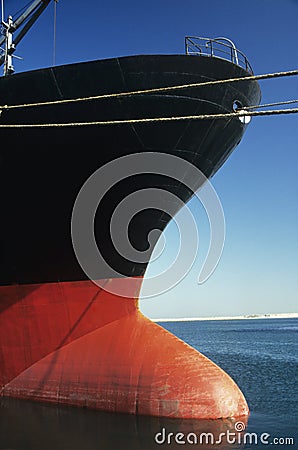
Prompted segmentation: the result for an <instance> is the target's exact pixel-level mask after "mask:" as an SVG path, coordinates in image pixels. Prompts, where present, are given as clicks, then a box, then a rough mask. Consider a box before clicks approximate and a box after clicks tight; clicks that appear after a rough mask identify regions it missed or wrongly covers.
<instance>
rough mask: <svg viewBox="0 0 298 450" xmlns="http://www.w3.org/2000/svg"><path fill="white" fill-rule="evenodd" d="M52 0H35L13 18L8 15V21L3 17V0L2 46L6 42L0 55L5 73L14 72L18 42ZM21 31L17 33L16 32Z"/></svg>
mask: <svg viewBox="0 0 298 450" xmlns="http://www.w3.org/2000/svg"><path fill="white" fill-rule="evenodd" d="M54 1H56V0H54ZM50 2H51V0H34V1H33V2H32V3H31V5H30V6H29V7H28V8H27V9H26V10H25V11H24V12H23V13H22V14H20V16H18V17H17V18H16V19H15V20H13V18H12V16H8V19H7V21H6V22H5V21H4V19H3V0H2V21H1V24H2V27H3V30H4V31H3V36H1V37H0V47H1V46H2V45H3V44H4V49H2V50H3V53H2V54H1V55H0V66H2V64H4V75H10V74H12V73H14V67H13V64H12V57H13V56H12V55H13V53H14V51H15V49H16V46H17V44H18V43H19V42H20V41H21V39H22V38H23V37H24V36H25V34H26V33H27V32H28V31H29V30H30V28H31V27H32V25H33V24H34V23H35V22H36V20H37V19H38V17H39V16H40V15H41V13H42V12H43V11H44V10H45V8H46V7H47V6H48V4H49V3H50ZM17 30H19V32H18V33H17V34H16V35H15V32H16V31H17Z"/></svg>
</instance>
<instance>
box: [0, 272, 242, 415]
mask: <svg viewBox="0 0 298 450" xmlns="http://www.w3.org/2000/svg"><path fill="white" fill-rule="evenodd" d="M107 283H121V285H122V287H123V290H124V289H125V293H126V295H129V296H130V298H127V297H119V296H116V295H112V294H110V293H109V292H107V291H105V290H103V289H100V288H99V287H98V286H97V285H95V284H94V283H92V282H91V281H77V282H63V283H62V282H61V283H50V284H43V285H31V286H7V287H0V296H1V307H0V368H1V371H0V394H1V395H3V396H11V397H17V398H24V399H30V400H37V401H46V402H54V403H61V404H69V405H74V406H80V407H87V408H93V409H100V410H105V411H111V412H124V413H132V414H145V415H151V416H165V417H177V418H199V419H217V418H227V417H239V416H243V415H247V414H248V412H249V411H248V406H247V403H246V400H245V398H244V396H243V394H242V393H241V391H240V390H239V388H238V387H237V385H236V384H235V382H234V381H233V380H232V379H231V378H230V377H229V376H228V375H227V374H226V373H225V372H224V371H223V370H222V369H220V368H219V367H218V366H216V365H215V364H214V363H213V362H212V361H210V360H209V359H208V358H206V357H205V356H203V355H202V354H201V353H199V352H198V351H196V350H195V349H193V348H192V347H190V346H189V345H187V344H185V343H184V342H183V341H181V340H180V339H178V338H177V337H175V336H174V335H172V334H171V333H169V332H168V331H166V330H164V329H163V328H162V327H160V326H159V325H157V324H155V323H153V322H151V321H150V320H149V319H147V318H146V317H144V316H143V315H142V314H141V312H140V311H139V309H138V300H137V299H138V295H139V290H140V287H141V284H142V278H127V279H114V280H107Z"/></svg>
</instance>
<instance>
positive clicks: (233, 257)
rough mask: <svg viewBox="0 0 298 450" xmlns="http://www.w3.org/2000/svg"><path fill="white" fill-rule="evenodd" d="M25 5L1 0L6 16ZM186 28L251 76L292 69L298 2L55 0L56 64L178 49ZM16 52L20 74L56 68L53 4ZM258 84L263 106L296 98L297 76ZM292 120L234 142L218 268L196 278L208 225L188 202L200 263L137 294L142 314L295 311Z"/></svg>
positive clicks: (275, 120) (258, 128)
mask: <svg viewBox="0 0 298 450" xmlns="http://www.w3.org/2000/svg"><path fill="white" fill-rule="evenodd" d="M25 4H26V2H25V1H24V2H20V1H19V0H18V1H17V0H10V1H9V0H6V1H5V12H6V15H7V14H8V13H14V12H16V11H17V10H18V9H19V8H20V7H22V6H23V5H25ZM186 35H198V36H205V37H216V36H225V37H228V38H230V39H232V40H233V41H234V42H235V44H236V46H237V48H239V49H240V50H241V51H242V52H244V53H245V54H246V56H247V57H248V59H249V60H250V62H251V64H252V66H253V68H254V71H255V74H263V73H271V72H278V71H286V70H294V69H297V44H298V1H295V0H283V1H281V0H250V1H249V2H239V1H238V0H226V1H220V0H213V1H212V2H203V1H198V0H185V1H183V2H182V1H181V0H180V1H177V0H158V1H157V0H151V1H150V2H149V1H143V2H141V1H134V0H133V1H132V0H128V1H126V2H123V1H119V0H114V1H113V2H99V1H95V0H92V1H85V2H81V1H78V0H73V1H71V0H59V3H58V5H57V35H56V51H55V54H56V60H55V62H56V64H66V63H72V62H79V61H86V60H92V59H100V58H108V57H114V56H124V55H132V54H147V53H151V54H155V53H159V54H160V53H165V54H166V53H183V51H184V37H185V36H186ZM16 54H17V55H19V56H22V57H23V58H24V59H23V60H22V61H18V60H16V61H15V68H16V70H17V71H22V70H29V69H34V68H39V67H46V66H49V65H52V62H53V5H50V6H49V7H48V8H47V10H46V11H45V12H44V14H43V15H42V17H41V18H40V19H39V20H38V22H37V23H36V24H35V25H34V28H33V29H32V30H31V31H30V32H29V34H28V35H27V36H26V37H25V38H24V40H23V41H22V43H21V44H20V45H19V47H18V49H17V52H16ZM260 87H261V90H262V103H269V102H276V101H284V100H291V99H297V98H298V79H297V77H286V78H281V79H273V80H264V81H260ZM295 106H296V107H297V105H295ZM297 121H298V115H287V116H272V117H256V118H253V120H252V122H251V123H250V125H249V127H248V129H247V131H246V134H245V136H244V138H243V140H242V141H241V143H240V145H239V146H238V147H237V149H236V150H235V151H234V153H233V154H232V155H231V157H230V158H229V159H228V161H227V162H226V163H225V165H224V166H223V167H222V168H221V169H220V171H219V172H218V173H217V174H216V175H215V177H214V178H213V180H212V184H213V186H214V187H215V189H216V191H217V194H218V196H219V198H220V200H221V202H222V205H223V209H224V213H225V220H226V241H225V246H224V251H223V254H222V257H221V259H220V262H219V265H218V267H217V268H216V270H215V272H214V274H213V275H212V276H211V277H210V278H209V280H208V281H207V282H206V283H204V284H203V285H198V284H197V275H198V273H199V270H200V265H201V264H202V261H203V259H204V252H205V253H206V250H207V244H208V243H209V232H208V226H207V221H206V217H205V216H204V212H203V211H202V209H200V205H198V204H197V202H195V201H191V202H190V204H189V206H190V208H191V211H192V212H193V214H194V216H195V217H196V218H197V221H198V224H199V225H198V228H199V231H200V243H201V244H202V245H201V248H200V252H199V256H198V260H197V261H196V262H195V264H194V267H193V269H192V270H191V271H190V272H189V274H188V275H187V277H186V278H185V279H184V280H183V281H182V282H181V283H179V284H178V285H177V286H176V287H175V288H173V289H171V290H170V291H168V292H167V293H165V294H162V295H160V296H158V297H154V298H152V299H144V300H143V301H141V310H142V311H143V312H144V313H145V314H146V315H148V316H149V317H151V318H157V317H158V318H160V317H195V316H223V315H241V314H250V313H270V312H271V313H279V312H296V311H297V310H298V306H297V303H298V295H297V294H298V276H297V275H298V274H297V267H298V256H297V255H298V241H297V228H298V227H297V226H298V208H297V194H298V181H297V180H298V177H297V163H298V148H297V125H298V123H297ZM182 213H183V212H182ZM165 237H166V239H167V243H168V245H170V247H171V248H174V247H175V242H176V241H175V240H176V238H177V236H176V234H175V229H174V226H173V225H171V224H170V225H169V226H168V228H167V230H166V232H165ZM148 273H150V267H149V271H148ZM145 283H146V281H145ZM145 287H146V284H145Z"/></svg>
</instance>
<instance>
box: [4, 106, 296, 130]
mask: <svg viewBox="0 0 298 450" xmlns="http://www.w3.org/2000/svg"><path fill="white" fill-rule="evenodd" d="M297 113H298V108H293V109H280V110H271V111H252V112H248V111H247V112H246V111H239V112H233V113H224V114H200V115H196V116H175V117H152V118H149V117H148V118H144V119H124V120H104V121H95V122H70V123H68V122H66V123H39V124H37V123H36V124H0V128H51V127H80V126H91V125H98V126H100V125H123V124H133V123H150V122H170V121H179V120H210V119H224V118H232V117H233V118H235V117H244V116H249V117H250V116H272V115H277V114H297Z"/></svg>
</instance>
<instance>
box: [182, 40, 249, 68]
mask: <svg viewBox="0 0 298 450" xmlns="http://www.w3.org/2000/svg"><path fill="white" fill-rule="evenodd" d="M185 53H186V54H187V55H204V56H210V57H216V58H222V59H226V60H227V61H231V62H232V63H234V64H237V65H238V66H240V67H243V68H244V69H245V70H246V71H247V72H249V73H251V74H253V70H252V67H251V65H250V63H249V61H248V59H247V58H246V56H245V55H244V53H242V52H241V51H240V50H238V49H237V48H236V47H235V44H234V43H233V42H232V41H231V40H230V39H228V38H225V37H218V38H214V39H210V38H203V37H197V36H186V38H185Z"/></svg>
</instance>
